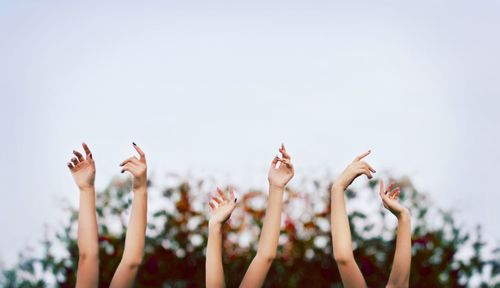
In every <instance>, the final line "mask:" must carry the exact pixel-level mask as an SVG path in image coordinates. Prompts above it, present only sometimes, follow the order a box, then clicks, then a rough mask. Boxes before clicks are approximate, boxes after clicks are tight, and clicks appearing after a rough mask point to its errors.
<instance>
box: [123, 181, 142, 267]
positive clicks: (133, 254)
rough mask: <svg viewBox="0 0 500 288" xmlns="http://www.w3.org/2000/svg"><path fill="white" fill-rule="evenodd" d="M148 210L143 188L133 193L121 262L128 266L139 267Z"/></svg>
mask: <svg viewBox="0 0 500 288" xmlns="http://www.w3.org/2000/svg"><path fill="white" fill-rule="evenodd" d="M147 209H148V193H147V190H146V189H145V188H143V189H139V190H137V191H134V199H133V200H132V212H131V215H130V221H129V225H128V228H127V235H126V238H125V248H124V251H123V257H122V261H123V262H125V263H128V264H130V265H140V263H141V261H142V256H143V254H144V241H145V234H146V223H147Z"/></svg>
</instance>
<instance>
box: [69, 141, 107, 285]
mask: <svg viewBox="0 0 500 288" xmlns="http://www.w3.org/2000/svg"><path fill="white" fill-rule="evenodd" d="M82 146H83V150H84V151H85V156H83V155H82V154H81V153H80V152H78V151H76V150H73V154H74V155H75V157H74V158H72V159H71V162H68V164H67V165H68V168H69V169H70V171H71V175H73V180H74V181H75V183H76V185H77V186H78V189H79V190H80V207H79V213H78V254H79V257H78V272H77V278H76V279H77V280H76V287H97V285H98V281H99V244H98V239H97V218H96V212H95V187H94V182H95V171H96V169H95V162H94V159H93V157H92V152H90V149H89V147H88V146H87V145H86V144H85V143H83V144H82Z"/></svg>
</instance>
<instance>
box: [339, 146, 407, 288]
mask: <svg viewBox="0 0 500 288" xmlns="http://www.w3.org/2000/svg"><path fill="white" fill-rule="evenodd" d="M370 153H371V151H367V152H365V153H363V154H361V155H359V156H357V157H356V158H355V159H354V160H353V161H352V163H351V164H349V166H347V168H346V169H345V170H344V171H343V172H342V174H341V175H340V176H339V177H338V179H337V180H336V181H335V184H334V185H333V186H332V190H331V210H332V213H331V223H332V243H333V254H334V258H335V261H336V263H337V266H338V268H339V271H340V276H341V278H342V284H343V285H344V287H367V285H366V281H365V279H364V277H363V274H362V273H361V271H360V269H359V267H358V265H357V264H356V261H355V260H354V254H353V252H352V239H351V230H350V228H349V220H348V217H347V212H346V207H345V200H344V191H345V190H346V189H347V187H348V186H349V185H350V184H351V183H352V182H353V181H354V180H355V179H356V178H357V177H359V176H361V175H365V176H366V177H368V179H372V178H373V175H372V173H375V172H376V171H375V169H373V168H372V167H371V166H370V165H369V164H368V163H366V162H364V161H362V159H363V158H364V157H366V156H368V155H369V154H370ZM392 185H393V184H391V185H389V187H387V189H384V182H383V181H381V183H380V192H379V194H380V197H381V199H382V203H383V205H384V207H385V208H386V209H388V210H389V211H390V212H391V213H393V214H394V215H395V216H396V217H397V218H398V234H397V240H396V253H395V255H394V262H393V266H392V271H391V274H390V277H389V281H388V284H387V287H408V284H409V275H410V263H411V231H410V217H409V215H410V213H409V211H408V209H406V208H405V207H403V206H402V205H401V204H400V203H399V202H398V197H399V195H400V189H399V188H395V189H394V190H390V189H391V187H392Z"/></svg>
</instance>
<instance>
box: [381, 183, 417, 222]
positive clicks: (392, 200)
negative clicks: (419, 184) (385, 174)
mask: <svg viewBox="0 0 500 288" xmlns="http://www.w3.org/2000/svg"><path fill="white" fill-rule="evenodd" d="M393 186H394V182H391V184H389V186H387V188H384V180H380V191H379V194H380V198H381V199H382V203H383V204H384V207H385V208H386V209H387V210H389V211H391V213H392V214H394V216H396V217H398V218H399V217H401V216H402V215H409V214H410V212H409V210H408V209H407V208H406V207H404V206H403V205H402V204H401V203H399V201H398V199H399V195H400V194H401V189H400V188H399V187H396V188H394V189H392V188H393ZM391 189H392V190H391Z"/></svg>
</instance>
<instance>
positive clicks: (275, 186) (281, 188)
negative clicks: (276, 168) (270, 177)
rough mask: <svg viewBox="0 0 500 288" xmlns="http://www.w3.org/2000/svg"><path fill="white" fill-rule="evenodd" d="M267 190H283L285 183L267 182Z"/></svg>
mask: <svg viewBox="0 0 500 288" xmlns="http://www.w3.org/2000/svg"><path fill="white" fill-rule="evenodd" d="M269 191H270V192H272V191H285V185H277V184H273V183H269Z"/></svg>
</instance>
